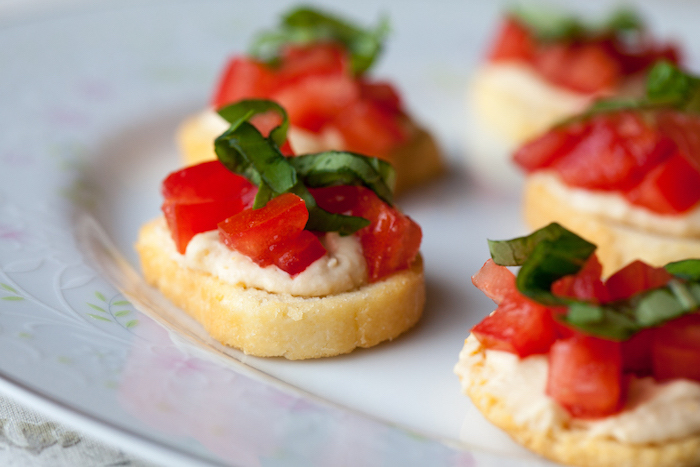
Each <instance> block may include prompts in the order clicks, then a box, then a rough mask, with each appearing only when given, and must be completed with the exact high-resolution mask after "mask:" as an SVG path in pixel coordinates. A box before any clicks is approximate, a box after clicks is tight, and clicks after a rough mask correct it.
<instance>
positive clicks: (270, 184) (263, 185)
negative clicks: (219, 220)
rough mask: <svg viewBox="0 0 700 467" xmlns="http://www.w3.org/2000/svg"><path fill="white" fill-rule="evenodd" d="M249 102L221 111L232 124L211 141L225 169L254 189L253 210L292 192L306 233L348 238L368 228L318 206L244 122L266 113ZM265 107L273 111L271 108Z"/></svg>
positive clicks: (269, 143) (281, 157)
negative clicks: (302, 210)
mask: <svg viewBox="0 0 700 467" xmlns="http://www.w3.org/2000/svg"><path fill="white" fill-rule="evenodd" d="M250 102H258V101H243V105H240V106H238V107H237V105H238V104H234V105H232V106H228V107H225V108H224V109H222V111H223V113H224V115H225V116H224V118H226V117H229V118H230V119H231V121H232V122H231V127H230V128H229V129H228V130H226V131H225V132H224V133H223V134H222V135H221V136H219V137H218V138H217V139H216V140H215V142H214V150H215V152H216V155H217V157H218V158H219V160H220V161H221V162H222V163H223V164H224V165H225V166H226V167H227V168H228V169H229V170H231V171H232V172H234V173H238V174H241V175H243V176H244V177H246V178H247V179H248V180H250V182H251V183H253V184H255V185H257V186H258V193H257V195H256V197H255V201H254V202H253V208H254V209H258V208H261V207H263V206H265V204H267V202H268V201H270V200H271V199H272V198H274V197H276V196H279V195H281V194H283V193H294V194H296V195H297V196H299V197H301V198H302V199H303V200H304V202H305V203H306V208H307V209H308V211H309V220H308V222H307V225H306V228H307V229H309V230H318V231H322V232H335V231H337V232H339V233H340V235H349V234H352V233H354V232H356V231H357V230H359V229H361V228H363V227H365V226H367V225H369V223H370V222H369V221H368V220H367V219H364V218H362V217H355V216H345V215H342V214H333V213H329V212H327V211H324V210H323V209H321V208H320V207H318V205H317V204H316V200H315V199H314V197H313V196H311V193H309V191H308V190H307V189H306V187H305V186H304V184H303V182H302V181H301V180H300V179H299V177H298V176H297V172H296V170H295V169H294V167H293V166H292V165H291V164H290V163H289V161H290V160H291V159H288V158H286V157H285V156H284V155H283V154H282V153H281V152H280V151H279V148H278V146H277V145H276V144H275V142H273V141H272V136H271V137H270V138H265V137H264V136H263V135H262V134H261V133H260V132H259V131H258V130H257V128H255V127H254V126H253V125H252V124H250V123H249V122H247V121H245V119H246V118H250V116H252V115H253V114H255V113H259V112H256V109H257V110H260V109H263V110H260V111H267V110H265V108H266V106H265V105H258V104H255V105H251V104H249V103H250ZM239 104H240V103H239ZM275 105H276V104H275ZM251 107H252V108H251ZM277 107H279V106H277ZM269 108H270V109H275V106H270V107H269ZM285 115H286V114H285ZM278 128H279V127H278Z"/></svg>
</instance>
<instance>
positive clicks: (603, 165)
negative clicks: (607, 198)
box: [552, 111, 673, 190]
mask: <svg viewBox="0 0 700 467" xmlns="http://www.w3.org/2000/svg"><path fill="white" fill-rule="evenodd" d="M588 125H589V128H590V129H589V132H588V133H587V134H586V136H585V137H584V138H582V139H581V141H579V143H578V144H577V145H576V146H575V147H573V148H572V149H571V150H570V151H568V152H566V153H564V154H561V155H559V157H558V158H557V159H556V160H555V162H554V163H553V164H552V168H553V169H554V170H556V171H557V172H558V173H559V175H560V176H561V177H562V179H563V180H564V182H565V183H567V184H568V185H571V186H578V187H582V188H588V189H599V190H618V189H624V188H627V187H631V186H634V185H636V184H637V183H639V181H640V180H641V178H642V177H643V176H644V174H645V173H646V172H647V171H648V170H649V169H650V168H651V167H653V166H654V165H655V164H656V163H658V162H660V161H662V160H663V159H665V158H666V157H668V156H670V153H671V151H672V150H673V145H672V144H670V141H669V140H668V139H667V138H664V137H663V136H662V135H660V134H659V133H658V132H657V131H656V130H655V129H654V128H653V127H651V126H650V125H649V124H648V123H646V122H645V121H644V120H643V119H642V117H641V116H640V115H638V114H637V113H635V112H630V111H623V112H613V113H606V114H600V115H597V116H594V117H592V118H591V119H590V120H589V121H588Z"/></svg>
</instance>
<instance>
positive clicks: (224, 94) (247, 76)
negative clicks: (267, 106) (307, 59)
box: [212, 57, 275, 109]
mask: <svg viewBox="0 0 700 467" xmlns="http://www.w3.org/2000/svg"><path fill="white" fill-rule="evenodd" d="M274 86H275V77H274V74H273V72H272V71H271V70H270V69H269V68H268V67H267V65H265V64H264V63H262V62H258V61H257V60H254V59H252V58H246V57H236V58H233V59H232V60H231V61H229V63H228V65H227V66H226V69H225V70H224V74H223V75H222V77H221V81H220V82H219V84H218V86H217V87H216V92H215V94H214V98H213V99H212V104H213V106H214V108H215V109H219V108H221V107H224V106H225V105H228V104H232V103H234V102H237V101H239V100H241V99H253V98H265V97H267V96H268V95H269V94H270V92H271V91H272V90H273V88H274Z"/></svg>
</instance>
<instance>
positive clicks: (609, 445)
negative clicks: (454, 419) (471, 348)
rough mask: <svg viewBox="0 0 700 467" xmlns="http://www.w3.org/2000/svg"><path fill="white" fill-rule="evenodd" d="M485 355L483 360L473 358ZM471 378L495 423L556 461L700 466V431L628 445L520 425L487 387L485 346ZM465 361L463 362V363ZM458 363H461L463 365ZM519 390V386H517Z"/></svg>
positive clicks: (475, 398) (471, 390)
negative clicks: (663, 439)
mask: <svg viewBox="0 0 700 467" xmlns="http://www.w3.org/2000/svg"><path fill="white" fill-rule="evenodd" d="M478 355H481V357H482V358H481V359H479V358H473V357H474V356H478ZM470 356H471V357H472V359H471V360H470V361H471V365H469V367H468V374H469V379H468V380H465V379H464V376H463V375H462V374H458V375H459V377H460V380H461V381H462V388H463V390H464V392H465V393H466V394H467V395H468V396H469V397H470V398H471V400H472V402H473V403H474V405H475V406H476V407H477V408H478V409H479V411H481V413H482V414H483V415H484V416H485V417H486V418H487V419H488V420H489V421H490V422H491V423H493V424H494V425H496V426H498V427H499V428H501V429H502V430H504V431H505V432H507V433H508V434H509V435H510V436H511V437H512V438H513V439H514V440H515V441H517V442H518V443H520V444H522V445H523V446H525V447H526V448H528V449H530V450H532V451H534V452H536V453H538V454H540V455H542V456H544V457H547V458H549V459H551V460H554V461H556V462H561V463H564V464H567V465H576V466H585V467H589V466H590V467H607V466H610V467H626V466H629V467H647V466H648V467H666V466H668V467H670V466H676V467H681V466H685V467H689V466H697V465H700V434H696V435H693V436H689V437H686V438H683V439H679V440H672V441H667V442H664V443H659V444H628V443H623V442H620V441H617V440H614V439H611V438H593V437H589V436H588V435H587V434H586V431H585V430H584V429H574V428H570V427H553V428H551V429H549V430H547V431H535V430H533V429H532V428H530V427H528V426H526V425H524V424H518V423H516V422H515V421H514V420H513V417H512V414H511V413H510V411H509V410H508V408H507V405H506V404H505V402H504V401H503V400H502V399H500V398H499V397H497V396H494V395H493V394H490V393H488V392H487V391H485V390H484V387H485V384H486V382H487V381H486V376H485V375H484V374H483V373H484V372H483V370H484V368H485V360H486V353H485V349H484V347H482V346H480V347H479V348H478V350H476V351H475V352H472V353H470ZM462 363H463V362H460V364H462ZM460 364H458V366H459V365H460ZM513 390H514V391H517V390H518V388H513Z"/></svg>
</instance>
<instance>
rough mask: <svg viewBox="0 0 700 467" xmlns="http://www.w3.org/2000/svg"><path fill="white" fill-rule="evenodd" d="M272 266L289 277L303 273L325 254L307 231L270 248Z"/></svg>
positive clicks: (316, 240) (315, 237) (322, 248)
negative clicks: (272, 258)
mask: <svg viewBox="0 0 700 467" xmlns="http://www.w3.org/2000/svg"><path fill="white" fill-rule="evenodd" d="M270 252H271V253H272V255H273V257H274V260H273V262H274V264H275V265H276V266H277V267H278V268H280V269H281V270H283V271H286V272H287V273H289V274H290V275H291V276H296V275H297V274H299V273H300V272H303V271H304V270H305V269H306V268H307V267H309V265H310V264H311V263H313V262H314V261H316V260H317V259H319V258H321V257H322V256H323V255H325V254H326V249H325V247H324V246H323V244H322V243H321V241H320V240H319V238H318V237H317V236H316V235H314V234H313V233H312V232H309V231H308V230H302V231H301V232H299V235H297V236H296V237H292V238H290V239H288V240H286V241H283V242H281V243H279V244H277V245H272V246H271V247H270Z"/></svg>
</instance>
